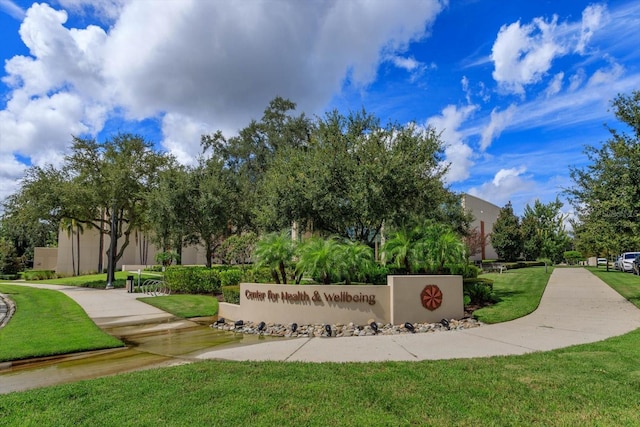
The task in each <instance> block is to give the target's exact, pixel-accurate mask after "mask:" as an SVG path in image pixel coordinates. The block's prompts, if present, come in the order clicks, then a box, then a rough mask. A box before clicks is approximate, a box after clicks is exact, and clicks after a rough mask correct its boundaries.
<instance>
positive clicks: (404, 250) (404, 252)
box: [382, 227, 422, 274]
mask: <svg viewBox="0 0 640 427" xmlns="http://www.w3.org/2000/svg"><path fill="white" fill-rule="evenodd" d="M421 239H422V236H421V235H420V230H419V229H418V228H412V229H409V228H407V227H402V228H400V229H399V230H398V231H396V232H395V233H394V234H393V236H392V237H391V238H390V239H387V241H386V242H385V244H384V246H383V247H382V251H383V252H384V254H385V258H387V259H389V260H394V262H395V264H396V265H397V266H398V267H404V268H405V269H406V271H407V273H409V274H410V273H413V272H414V271H416V270H417V269H419V268H420V264H421V260H422V256H421V253H422V248H421Z"/></svg>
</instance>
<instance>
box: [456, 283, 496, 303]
mask: <svg viewBox="0 0 640 427" xmlns="http://www.w3.org/2000/svg"><path fill="white" fill-rule="evenodd" d="M462 292H463V294H464V299H465V304H477V305H484V304H489V303H494V302H496V296H495V294H494V293H493V280H491V279H486V278H484V277H475V278H467V279H463V280H462Z"/></svg>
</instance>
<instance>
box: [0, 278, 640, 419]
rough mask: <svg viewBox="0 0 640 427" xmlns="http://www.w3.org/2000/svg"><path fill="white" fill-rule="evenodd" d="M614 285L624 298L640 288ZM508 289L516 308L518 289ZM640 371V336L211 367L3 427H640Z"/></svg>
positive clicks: (83, 388)
mask: <svg viewBox="0 0 640 427" xmlns="http://www.w3.org/2000/svg"><path fill="white" fill-rule="evenodd" d="M542 270H543V271H544V269H542ZM516 272H517V270H513V271H509V272H508V273H507V274H506V275H504V276H505V277H504V278H503V279H505V280H506V278H507V277H509V278H510V279H511V280H514V281H515V282H517V283H523V282H521V280H524V281H525V282H526V283H529V284H527V285H522V284H521V285H520V286H521V287H522V286H525V289H530V288H536V289H537V288H538V287H539V285H538V286H533V285H531V283H530V282H529V280H532V281H533V283H537V282H538V281H541V279H540V278H539V273H538V272H534V273H531V276H530V275H529V274H515V273H516ZM512 273H514V274H513V275H512ZM604 276H606V279H605V281H610V280H611V279H612V278H614V279H613V281H614V282H615V283H612V286H613V287H614V288H620V289H623V288H624V287H625V286H627V284H626V281H628V280H632V279H635V280H636V281H638V278H633V276H631V275H626V276H624V277H622V276H620V277H617V276H616V275H615V274H613V273H611V274H604ZM527 277H528V279H527ZM536 277H537V279H536ZM496 283H498V282H496ZM544 283H546V281H544ZM501 286H502V287H503V289H502V290H501V289H500V287H501ZM514 286H516V285H514ZM496 288H497V289H496V290H497V291H500V292H503V297H506V296H508V295H506V294H504V293H505V292H506V291H507V290H508V287H507V286H506V284H503V285H498V284H497V285H496ZM542 288H544V286H542ZM511 296H512V297H513V296H514V295H511ZM525 299H532V298H525ZM512 301H514V300H512ZM501 303H502V304H503V307H504V306H505V304H506V298H504V299H503V301H502V302H501ZM520 305H523V306H524V305H526V304H520ZM536 305H537V304H536ZM638 360H640V330H636V331H633V332H631V333H628V334H626V335H622V336H619V337H614V338H610V339H607V340H604V341H601V342H597V343H592V344H585V345H579V346H573V347H569V348H565V349H559V350H555V351H551V352H539V353H532V354H527V355H523V356H503V357H492V358H477V359H460V360H443V361H424V362H413V363H411V362H384V363H322V364H313V363H277V362H259V363H258V362H223V361H205V362H198V363H193V364H189V365H182V366H176V367H172V368H164V369H155V370H148V371H140V372H134V373H129V374H122V375H117V376H113V377H106V378H101V379H95V380H89V381H82V382H78V383H74V384H66V385H61V386H54V387H46V388H41V389H37V390H32V391H27V392H17V393H11V394H8V395H0V413H1V414H2V418H1V419H0V424H2V425H25V426H30V425H59V426H67V425H68V426H84V425H91V426H111V425H123V426H124V425H139V426H155V425H169V426H182V425H224V426H227V425H228V426H245V425H252V426H272V425H282V426H288V425H292V426H297V425H308V426H325V425H332V424H334V425H341V426H351V425H353V426H361V425H372V426H378V425H385V426H396V425H402V426H405V425H456V426H476V425H478V424H479V423H480V424H482V425H545V426H566V425H602V426H609V425H610V426H619V425H640V403H638V402H640V369H639V368H638V363H637V361H638ZM0 379H1V377H0Z"/></svg>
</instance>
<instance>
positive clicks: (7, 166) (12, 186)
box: [0, 148, 27, 212]
mask: <svg viewBox="0 0 640 427" xmlns="http://www.w3.org/2000/svg"><path fill="white" fill-rule="evenodd" d="M26 169H27V166H26V165H25V164H24V163H22V162H20V161H19V160H18V159H16V157H15V156H13V155H12V154H11V153H6V152H4V150H3V149H1V148H0V201H2V200H4V199H5V198H6V197H8V196H9V195H11V194H13V193H15V192H16V191H17V190H18V180H19V179H20V178H22V176H23V175H24V172H25V170H26ZM1 209H2V206H1V205H0V212H1Z"/></svg>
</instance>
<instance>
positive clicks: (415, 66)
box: [391, 55, 424, 72]
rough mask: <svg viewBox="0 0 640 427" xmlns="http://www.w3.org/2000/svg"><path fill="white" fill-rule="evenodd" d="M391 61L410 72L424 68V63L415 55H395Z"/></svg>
mask: <svg viewBox="0 0 640 427" xmlns="http://www.w3.org/2000/svg"><path fill="white" fill-rule="evenodd" d="M391 62H393V65H395V66H396V67H398V68H402V69H404V70H407V71H409V72H411V71H416V70H419V69H420V68H424V64H423V63H421V62H420V61H416V59H415V58H414V57H409V58H405V57H402V56H398V55H394V56H392V57H391Z"/></svg>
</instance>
